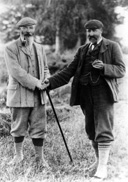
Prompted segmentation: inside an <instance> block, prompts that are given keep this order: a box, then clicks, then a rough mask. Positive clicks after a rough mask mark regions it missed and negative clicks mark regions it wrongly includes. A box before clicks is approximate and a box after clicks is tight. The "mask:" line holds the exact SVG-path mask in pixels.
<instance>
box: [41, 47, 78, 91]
mask: <svg viewBox="0 0 128 182" xmlns="http://www.w3.org/2000/svg"><path fill="white" fill-rule="evenodd" d="M79 60H80V49H78V51H77V53H76V55H75V56H74V59H73V61H72V62H71V63H70V64H69V65H68V66H67V67H66V68H64V69H63V70H62V71H60V72H59V73H57V74H55V75H53V76H51V77H50V78H48V79H47V80H48V82H47V83H46V84H45V85H44V87H45V88H46V87H48V88H49V89H50V90H52V89H55V88H58V87H61V86H63V85H65V84H67V83H68V82H69V80H70V79H71V77H73V76H74V74H75V73H76V70H77V66H78V63H79Z"/></svg>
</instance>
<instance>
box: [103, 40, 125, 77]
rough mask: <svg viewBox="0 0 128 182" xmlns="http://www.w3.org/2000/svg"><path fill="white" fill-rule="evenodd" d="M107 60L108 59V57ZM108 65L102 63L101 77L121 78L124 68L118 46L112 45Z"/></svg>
mask: <svg viewBox="0 0 128 182" xmlns="http://www.w3.org/2000/svg"><path fill="white" fill-rule="evenodd" d="M108 59H109V57H108ZM110 59H111V60H110V61H109V62H110V63H108V64H107V63H104V66H103V72H102V73H103V75H104V76H107V77H111V78H122V77H123V76H124V75H125V72H126V68H125V64H124V62H123V55H122V51H121V48H120V46H119V45H118V44H117V43H115V42H114V43H113V45H112V47H111V58H110Z"/></svg>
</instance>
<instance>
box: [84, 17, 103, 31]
mask: <svg viewBox="0 0 128 182" xmlns="http://www.w3.org/2000/svg"><path fill="white" fill-rule="evenodd" d="M84 27H85V28H86V29H99V28H103V27H104V25H103V23H102V22H101V21H99V20H95V19H94V20H89V21H88V22H87V23H86V24H85V26H84Z"/></svg>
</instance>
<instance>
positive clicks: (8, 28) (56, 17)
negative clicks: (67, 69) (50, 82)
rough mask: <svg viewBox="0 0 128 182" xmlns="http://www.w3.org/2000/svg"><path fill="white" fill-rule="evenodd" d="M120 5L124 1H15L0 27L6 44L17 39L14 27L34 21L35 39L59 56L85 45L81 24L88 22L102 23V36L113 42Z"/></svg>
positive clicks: (84, 35)
mask: <svg viewBox="0 0 128 182" xmlns="http://www.w3.org/2000/svg"><path fill="white" fill-rule="evenodd" d="M6 1H7V2H14V0H6ZM21 2H22V4H21ZM19 3H20V4H19ZM120 3H122V4H123V5H126V3H127V1H125V0H114V1H110V0H98V1H97V0H43V1H42V0H36V1H35V0H27V1H26V0H22V1H21V0H17V4H16V5H15V6H13V7H10V11H8V13H6V14H3V16H2V17H1V20H0V24H1V27H2V30H3V31H5V32H6V41H8V40H12V39H14V38H17V37H18V30H15V29H14V28H13V27H14V25H15V24H16V22H17V21H18V20H19V19H20V18H22V17H24V16H30V17H32V18H35V19H37V21H38V24H37V28H36V35H38V36H43V37H44V39H43V42H42V43H45V44H51V45H52V44H55V45H56V49H55V51H56V53H62V52H63V50H65V49H70V48H73V47H74V46H75V45H76V43H77V42H79V43H80V44H84V43H85V41H86V32H85V29H84V24H85V22H86V21H87V20H89V19H94V18H95V19H99V20H101V21H102V22H103V23H104V25H105V30H104V36H105V37H108V38H113V35H114V26H115V24H116V23H119V22H118V19H117V14H116V13H115V11H114V10H115V7H116V6H118V5H119V4H120ZM108 25H109V26H108Z"/></svg>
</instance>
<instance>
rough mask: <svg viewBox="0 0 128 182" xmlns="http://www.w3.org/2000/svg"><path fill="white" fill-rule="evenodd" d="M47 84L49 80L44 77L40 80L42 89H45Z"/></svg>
mask: <svg viewBox="0 0 128 182" xmlns="http://www.w3.org/2000/svg"><path fill="white" fill-rule="evenodd" d="M49 85H50V83H49V80H48V79H47V78H46V79H45V80H44V81H43V82H42V90H45V89H46V88H47V87H48V86H49Z"/></svg>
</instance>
